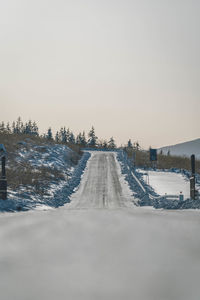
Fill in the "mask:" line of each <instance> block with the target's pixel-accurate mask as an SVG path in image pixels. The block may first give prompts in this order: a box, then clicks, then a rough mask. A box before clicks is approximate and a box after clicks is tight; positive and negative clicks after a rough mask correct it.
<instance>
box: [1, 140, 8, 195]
mask: <svg viewBox="0 0 200 300" xmlns="http://www.w3.org/2000/svg"><path fill="white" fill-rule="evenodd" d="M0 158H1V178H0V199H2V200H6V199H7V180H6V149H5V147H4V145H3V144H0Z"/></svg>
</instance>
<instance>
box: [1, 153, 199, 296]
mask: <svg viewBox="0 0 200 300" xmlns="http://www.w3.org/2000/svg"><path fill="white" fill-rule="evenodd" d="M118 159H119V158H118V155H117V153H116V152H103V151H98V152H97V151H93V152H90V158H89V160H88V162H87V166H86V169H85V171H84V173H83V175H82V179H81V183H80V185H79V186H78V188H77V189H76V192H75V193H73V194H72V196H71V198H70V200H71V202H70V203H67V204H65V205H64V206H61V207H60V208H56V209H55V208H52V207H51V209H50V206H47V207H46V209H45V210H43V211H41V210H40V211H38V208H37V209H36V210H30V211H28V212H17V213H4V214H1V216H0V243H1V248H0V265H1V268H0V291H1V298H2V299H4V300H11V299H17V300H18V299H20V300H32V299H52V300H54V299H58V300H59V299H60V300H61V299H70V300H79V299H87V300H96V299H97V300H103V299H104V300H105V299H109V300H110V299H113V300H117V299H120V300H121V299H123V298H124V299H127V300H129V299H131V300H132V299H137V300H147V299H148V300H172V299H173V300H179V299H180V300H188V299H191V300H199V295H200V287H199V282H198V281H199V280H198V279H199V276H200V252H199V247H200V238H199V225H200V215H199V210H156V209H154V208H152V207H139V206H138V203H139V199H138V198H137V197H136V195H137V193H136V194H135V195H134V193H133V191H132V190H131V189H130V185H128V181H126V180H125V178H126V175H125V174H122V170H123V168H122V165H121V163H122V162H121V160H118ZM120 165H121V166H120ZM48 208H49V209H48ZM40 209H43V207H42V206H41V207H40Z"/></svg>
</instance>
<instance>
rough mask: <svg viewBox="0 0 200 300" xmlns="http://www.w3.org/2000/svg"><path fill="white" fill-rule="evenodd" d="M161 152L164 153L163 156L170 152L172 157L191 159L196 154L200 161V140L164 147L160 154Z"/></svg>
mask: <svg viewBox="0 0 200 300" xmlns="http://www.w3.org/2000/svg"><path fill="white" fill-rule="evenodd" d="M160 150H162V151H163V154H167V152H168V151H170V154H171V155H177V156H187V157H189V156H190V155H192V154H195V155H196V158H197V159H200V139H196V140H193V141H189V142H185V143H180V144H176V145H171V146H166V147H162V148H159V149H158V151H159V152H160Z"/></svg>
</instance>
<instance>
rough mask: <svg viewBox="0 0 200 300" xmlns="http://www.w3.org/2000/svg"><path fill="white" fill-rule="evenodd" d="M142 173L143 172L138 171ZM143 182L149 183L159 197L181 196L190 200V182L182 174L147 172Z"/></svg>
mask: <svg viewBox="0 0 200 300" xmlns="http://www.w3.org/2000/svg"><path fill="white" fill-rule="evenodd" d="M137 171H140V172H141V170H137ZM143 173H144V175H143V180H144V181H145V182H146V183H148V184H149V185H150V186H151V187H152V188H153V189H154V190H155V192H156V193H157V194H158V195H161V196H162V195H165V194H168V195H179V194H180V192H182V194H183V195H184V198H185V199H187V198H190V182H189V180H188V179H187V178H186V177H185V176H183V175H182V174H177V173H174V172H162V171H151V170H149V171H145V172H143Z"/></svg>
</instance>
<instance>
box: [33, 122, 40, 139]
mask: <svg viewBox="0 0 200 300" xmlns="http://www.w3.org/2000/svg"><path fill="white" fill-rule="evenodd" d="M32 134H33V135H36V136H38V135H39V130H38V126H37V124H36V122H35V121H34V122H33V126H32Z"/></svg>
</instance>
